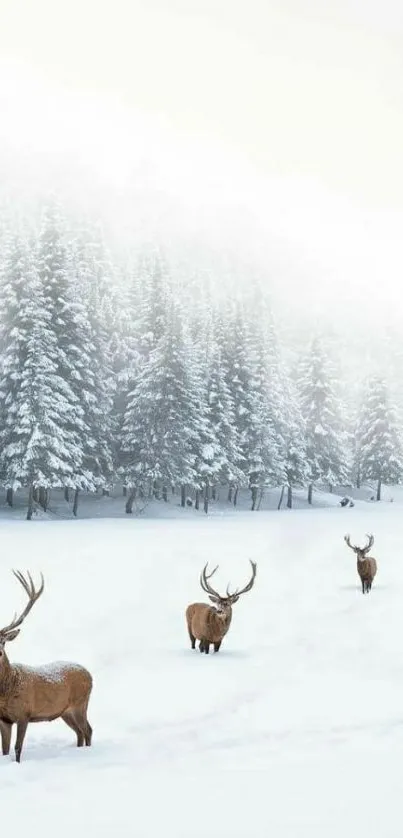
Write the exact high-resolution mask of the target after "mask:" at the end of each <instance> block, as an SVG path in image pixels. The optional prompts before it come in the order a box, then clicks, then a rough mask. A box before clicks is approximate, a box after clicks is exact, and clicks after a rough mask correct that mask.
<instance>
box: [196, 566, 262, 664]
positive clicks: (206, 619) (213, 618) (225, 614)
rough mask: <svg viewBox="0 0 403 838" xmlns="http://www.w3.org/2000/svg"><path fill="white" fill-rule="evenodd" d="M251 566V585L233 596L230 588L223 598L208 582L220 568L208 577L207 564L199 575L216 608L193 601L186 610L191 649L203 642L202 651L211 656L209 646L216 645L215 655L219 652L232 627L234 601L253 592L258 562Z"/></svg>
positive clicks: (235, 592)
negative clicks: (197, 641) (198, 641)
mask: <svg viewBox="0 0 403 838" xmlns="http://www.w3.org/2000/svg"><path fill="white" fill-rule="evenodd" d="M251 565H252V576H251V578H250V581H249V582H248V584H247V585H245V587H244V588H242V590H240V591H239V590H238V589H237V590H236V591H234V593H233V594H230V592H229V590H228V588H229V585H228V586H227V595H226V596H225V597H222V596H220V594H219V593H217V591H215V590H214V588H212V587H211V585H210V583H209V579H211V577H212V576H213V575H214V573H215V572H216V570H217V569H218V565H217V567H215V568H214V570H212V571H211V573H209V574H208V575H207V567H208V563H207V564H206V566H205V567H204V569H203V571H202V573H201V575H200V585H201V587H202V588H203V591H205V592H206V594H208V595H209V599H210V600H211V602H213V603H214V605H215V607H212V606H211V605H207V604H206V603H204V602H194V603H193V604H192V605H189V606H188V607H187V609H186V620H187V625H188V632H189V637H190V641H191V644H192V649H194V648H195V646H196V639H197V640H200V645H199V649H200V652H204V653H205V654H206V655H208V653H209V651H210V644H213V646H214V651H215V652H218V651H219V648H220V646H221V643H222V641H223V638H224V637H225V635H226V634H227V632H228V629H229V627H230V625H231V619H232V606H233V605H234V603H235V602H238V599H239V597H240V596H241V595H242V594H245V593H246V592H247V591H250V589H251V588H252V587H253V583H254V581H255V576H256V563H255V562H252V561H251Z"/></svg>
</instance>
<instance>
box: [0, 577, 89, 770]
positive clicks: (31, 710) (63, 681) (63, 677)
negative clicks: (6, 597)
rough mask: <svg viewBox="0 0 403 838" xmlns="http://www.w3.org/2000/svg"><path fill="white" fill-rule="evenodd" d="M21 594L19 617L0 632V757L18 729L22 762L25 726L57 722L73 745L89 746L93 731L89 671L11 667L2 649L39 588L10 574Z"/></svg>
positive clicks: (59, 665) (69, 667)
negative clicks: (24, 597) (23, 603)
mask: <svg viewBox="0 0 403 838" xmlns="http://www.w3.org/2000/svg"><path fill="white" fill-rule="evenodd" d="M13 573H14V576H16V578H17V579H18V581H19V582H20V584H21V585H22V587H23V588H24V591H25V593H26V594H27V596H28V603H27V605H26V606H25V608H24V610H23V611H22V612H21V614H20V616H19V617H14V619H13V620H12V622H11V623H10V624H9V625H8V626H5V627H4V628H2V629H0V733H1V745H2V750H3V754H4V755H7V754H9V753H10V742H11V730H12V726H13V724H16V725H17V740H16V745H15V756H16V760H17V762H20V761H21V751H22V746H23V742H24V738H25V734H26V730H27V727H28V724H29V723H30V722H51V721H53V719H58V718H62V719H63V721H64V722H66V724H67V725H68V726H69V727H71V728H72V729H73V730H74V732H75V734H76V736H77V746H78V747H79V748H80V747H81V746H82V745H84V742H85V744H86V745H91V738H92V729H91V726H90V724H89V722H88V719H87V706H88V701H89V698H90V694H91V689H92V678H91V675H90V673H89V672H87V670H86V669H84V668H83V667H82V666H79V665H78V664H76V663H64V662H60V663H51V664H48V665H47V666H38V667H31V666H24V665H22V664H11V663H10V662H9V660H8V657H7V655H6V653H5V649H4V647H5V645H6V643H9V642H10V641H11V640H15V638H16V637H17V635H18V634H19V633H20V629H19V628H18V626H20V625H21V624H22V623H23V621H24V620H25V617H26V616H27V614H29V612H30V610H31V608H32V606H33V605H34V604H35V602H36V601H37V600H38V599H39V597H40V596H41V594H42V593H43V589H44V586H45V583H44V579H43V576H42V574H41V580H42V584H41V586H40V588H39V589H38V590H37V591H36V590H35V586H34V583H33V581H32V578H31V576H30V574H29V573H28V574H27V576H28V579H26V578H25V577H24V576H23V574H22V573H20V571H15V570H13Z"/></svg>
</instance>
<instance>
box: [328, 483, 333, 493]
mask: <svg viewBox="0 0 403 838" xmlns="http://www.w3.org/2000/svg"><path fill="white" fill-rule="evenodd" d="M329 492H330V494H331V495H332V494H333V483H329Z"/></svg>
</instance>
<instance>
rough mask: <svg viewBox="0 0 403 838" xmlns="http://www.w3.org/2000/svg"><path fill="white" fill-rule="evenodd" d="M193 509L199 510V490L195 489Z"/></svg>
mask: <svg viewBox="0 0 403 838" xmlns="http://www.w3.org/2000/svg"><path fill="white" fill-rule="evenodd" d="M195 509H200V490H199V489H196V495H195Z"/></svg>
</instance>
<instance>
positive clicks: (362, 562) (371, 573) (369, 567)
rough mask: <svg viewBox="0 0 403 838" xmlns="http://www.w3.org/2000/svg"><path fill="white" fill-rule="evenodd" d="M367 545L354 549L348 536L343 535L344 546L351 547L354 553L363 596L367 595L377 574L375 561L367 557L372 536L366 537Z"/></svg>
mask: <svg viewBox="0 0 403 838" xmlns="http://www.w3.org/2000/svg"><path fill="white" fill-rule="evenodd" d="M367 539H368V544H366V545H365V547H356V546H354V545H353V544H351V541H350V536H349V535H345V536H344V540H345V542H346V544H347V545H348V546H349V547H351V550H354V553H355V554H356V556H357V570H358V575H359V577H360V579H361V584H362V592H363V594H368V593H369V592H370V590H371V588H372V583H373V581H374V578H375V576H376V572H377V569H378V568H377V564H376V560H375V559H372V558H371V557H370V556H367V553H368V552H369V550H370V549H371V547H372V545H373V543H374V536H373V535H367Z"/></svg>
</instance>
